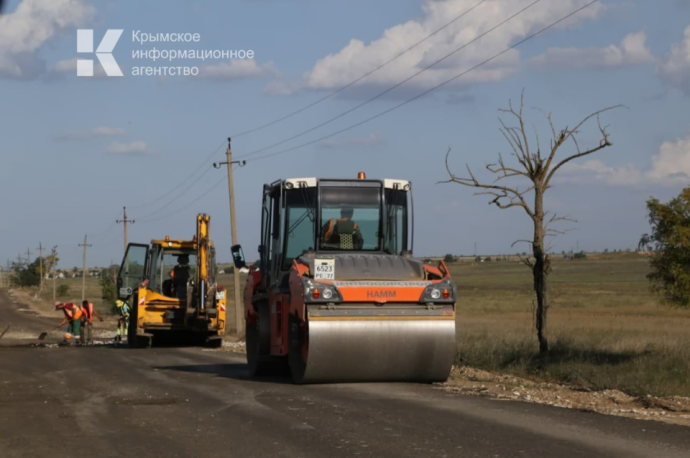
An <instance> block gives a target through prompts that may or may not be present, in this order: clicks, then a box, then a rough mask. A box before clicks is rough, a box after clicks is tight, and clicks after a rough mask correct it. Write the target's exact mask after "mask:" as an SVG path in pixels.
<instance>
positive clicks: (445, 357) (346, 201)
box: [232, 174, 457, 383]
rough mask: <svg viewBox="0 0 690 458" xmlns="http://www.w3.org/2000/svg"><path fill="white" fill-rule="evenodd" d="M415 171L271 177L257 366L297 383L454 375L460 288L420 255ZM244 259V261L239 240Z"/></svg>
mask: <svg viewBox="0 0 690 458" xmlns="http://www.w3.org/2000/svg"><path fill="white" fill-rule="evenodd" d="M413 221H414V218H413V208H412V186H411V183H410V182H408V181H405V180H391V179H385V180H370V179H366V178H365V177H364V175H363V174H360V176H359V177H358V178H357V179H316V178H304V179H286V180H279V181H276V182H274V183H271V184H267V185H264V190H263V198H262V224H261V245H260V246H259V257H260V265H259V267H258V268H251V271H250V274H249V276H248V279H247V284H246V287H245V292H244V305H245V323H246V336H247V362H248V364H249V368H250V372H251V373H252V375H262V374H275V373H278V372H281V371H286V370H288V369H289V371H290V373H291V374H292V378H293V379H294V381H295V382H297V383H313V382H348V381H423V382H436V381H444V380H446V379H447V378H448V375H449V373H450V369H451V366H452V364H453V360H454V357H455V349H456V344H455V302H456V298H457V289H456V287H455V284H454V283H453V281H452V280H451V278H450V275H449V273H448V270H447V268H446V266H445V264H444V263H443V262H440V263H439V265H437V266H430V265H425V264H424V263H422V262H421V261H420V260H418V259H416V258H414V257H413V256H412V241H413V226H414V225H413ZM232 251H233V256H234V259H235V264H236V266H237V267H238V268H241V267H244V264H245V262H244V255H243V253H242V248H241V247H240V246H234V247H233V248H232Z"/></svg>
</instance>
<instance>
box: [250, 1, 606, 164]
mask: <svg viewBox="0 0 690 458" xmlns="http://www.w3.org/2000/svg"><path fill="white" fill-rule="evenodd" d="M598 1H599V0H593V1H591V2H589V3H587V4H585V5H584V6H582V7H580V8H578V9H576V10H574V11H572V12H571V13H569V14H567V15H566V16H563V17H561V18H560V19H558V20H557V21H555V22H552V23H551V24H549V25H548V26H546V27H544V28H542V29H540V30H539V31H537V32H535V33H533V34H531V35H529V36H527V37H525V38H524V39H522V40H520V41H518V42H516V43H515V44H513V45H511V46H509V47H507V48H505V49H504V50H503V51H501V52H499V53H497V54H494V55H493V56H492V57H490V58H488V59H486V60H484V61H482V62H480V63H479V64H477V65H475V66H474V67H471V68H469V69H468V70H465V71H463V72H461V73H459V74H457V75H455V76H454V77H452V78H450V79H447V80H446V81H444V82H442V83H440V84H438V85H436V86H434V87H432V88H430V89H427V90H426V91H424V92H422V93H420V94H418V95H416V96H414V97H412V98H410V99H408V100H406V101H404V102H402V103H400V104H398V105H396V106H394V107H391V108H389V109H387V110H385V111H382V112H380V113H378V114H376V115H374V116H371V117H369V118H367V119H365V120H363V121H360V122H358V123H356V124H352V125H350V126H348V127H345V128H344V129H340V130H338V131H336V132H333V133H331V134H328V135H325V136H323V137H320V138H318V139H316V140H312V141H310V142H307V143H303V144H301V145H297V146H293V147H292V148H287V149H284V150H281V151H277V152H275V153H270V154H266V155H264V156H258V157H255V158H252V159H248V160H247V162H250V161H251V162H253V161H258V160H261V159H267V158H270V157H275V156H278V155H280V154H285V153H288V152H291V151H294V150H297V149H300V148H304V147H306V146H309V145H313V144H315V143H318V142H320V141H323V140H326V139H328V138H331V137H334V136H336V135H338V134H341V133H343V132H346V131H348V130H351V129H354V128H355V127H359V126H361V125H363V124H366V123H367V122H369V121H373V120H374V119H377V118H380V117H381V116H384V115H386V114H388V113H390V112H391V111H394V110H397V109H398V108H401V107H403V106H405V105H407V104H409V103H411V102H414V101H415V100H417V99H419V98H421V97H423V96H425V95H427V94H428V93H430V92H432V91H435V90H436V89H439V88H441V87H443V86H445V85H446V84H448V83H451V82H453V81H455V80H457V79H458V78H461V77H462V76H465V75H467V74H468V73H470V72H471V71H473V70H475V69H477V68H479V67H482V66H483V65H486V64H488V63H489V62H491V61H493V60H495V59H497V58H499V57H501V56H502V55H504V54H505V53H507V52H508V51H510V50H512V49H515V48H517V47H518V46H520V45H522V44H524V43H526V42H527V41H529V40H531V39H533V38H535V37H537V36H539V35H541V34H542V33H544V32H546V31H547V30H549V29H551V28H553V27H555V26H556V25H558V24H560V23H561V22H563V21H565V20H567V19H569V18H571V17H572V16H574V15H575V14H577V13H579V12H580V11H582V10H584V9H586V8H588V7H590V6H592V5H593V4H595V3H597V2H598Z"/></svg>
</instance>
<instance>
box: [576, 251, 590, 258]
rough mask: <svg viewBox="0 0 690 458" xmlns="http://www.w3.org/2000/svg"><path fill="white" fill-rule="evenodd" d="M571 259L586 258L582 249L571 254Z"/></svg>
mask: <svg viewBox="0 0 690 458" xmlns="http://www.w3.org/2000/svg"><path fill="white" fill-rule="evenodd" d="M573 259H587V255H586V254H585V252H584V251H580V252H579V253H575V255H573Z"/></svg>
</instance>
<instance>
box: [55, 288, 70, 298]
mask: <svg viewBox="0 0 690 458" xmlns="http://www.w3.org/2000/svg"><path fill="white" fill-rule="evenodd" d="M68 294H69V285H60V286H58V287H57V296H58V297H65V296H67V295H68Z"/></svg>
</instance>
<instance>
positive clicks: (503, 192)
mask: <svg viewBox="0 0 690 458" xmlns="http://www.w3.org/2000/svg"><path fill="white" fill-rule="evenodd" d="M450 152H451V148H448V152H447V153H446V171H447V172H448V175H449V176H450V179H449V180H446V181H440V182H439V183H458V184H461V185H464V186H470V187H474V188H481V189H487V190H490V191H494V192H493V193H485V192H481V193H478V194H490V195H492V196H494V197H495V199H493V200H492V201H491V202H490V203H489V204H495V205H496V206H498V207H499V208H502V209H505V208H511V207H522V208H523V209H524V210H525V212H527V214H528V215H529V216H530V217H531V218H532V219H534V212H533V211H532V209H531V208H530V207H529V205H528V204H527V201H525V198H524V195H525V194H526V193H527V192H529V191H531V190H532V189H533V188H529V189H527V190H525V191H522V192H520V191H519V190H517V189H513V188H509V187H507V186H500V185H496V184H483V183H479V181H478V180H477V179H476V178H475V176H474V174H473V173H472V170H471V169H470V167H469V165H467V164H465V166H466V167H467V173H468V174H469V178H461V177H457V176H455V174H454V173H453V172H452V171H451V169H450V164H449V163H448V157H449V156H450ZM503 198H508V199H510V203H508V204H502V203H501V202H500V200H501V199H503Z"/></svg>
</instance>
